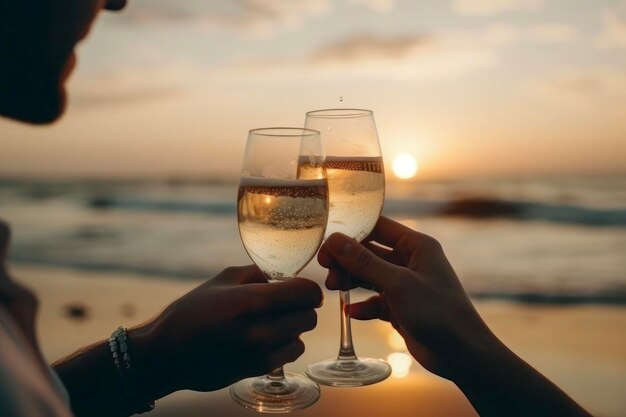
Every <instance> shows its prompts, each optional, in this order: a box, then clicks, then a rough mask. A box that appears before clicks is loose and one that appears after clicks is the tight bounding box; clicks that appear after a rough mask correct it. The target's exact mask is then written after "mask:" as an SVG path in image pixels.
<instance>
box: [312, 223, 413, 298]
mask: <svg viewBox="0 0 626 417" xmlns="http://www.w3.org/2000/svg"><path fill="white" fill-rule="evenodd" d="M318 261H319V263H320V265H322V266H323V267H326V268H328V267H331V266H337V265H339V266H340V267H341V268H342V269H344V270H345V271H346V272H348V273H349V274H350V275H354V276H355V277H357V278H358V279H360V280H361V281H366V282H369V283H370V284H372V285H374V286H375V287H376V288H377V289H378V290H379V291H385V290H386V289H388V288H389V287H390V286H391V285H393V284H394V283H395V282H396V281H397V279H398V278H399V277H400V276H401V275H400V272H402V268H401V267H399V266H397V265H394V264H392V263H390V262H387V261H385V260H384V259H382V258H379V257H378V256H376V255H374V253H372V252H371V251H370V250H368V249H367V248H365V247H364V246H363V245H361V244H359V243H358V242H357V241H356V240H354V239H350V238H349V237H348V236H346V235H343V234H341V233H334V234H332V235H331V236H330V237H329V238H328V239H326V242H325V243H324V244H323V245H322V247H321V249H320V252H319V255H318Z"/></svg>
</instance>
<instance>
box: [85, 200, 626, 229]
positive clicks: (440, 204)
mask: <svg viewBox="0 0 626 417" xmlns="http://www.w3.org/2000/svg"><path fill="white" fill-rule="evenodd" d="M88 206H89V207H90V208H92V209H98V210H134V211H158V212H171V213H194V214H205V215H213V216H226V215H229V216H230V215H234V213H235V210H236V205H235V203H234V202H232V201H217V202H216V201H212V202H206V201H184V200H183V201H178V200H177V201H173V200H156V199H145V198H120V197H95V198H92V199H91V200H89V201H88ZM384 213H385V214H386V215H390V216H403V215H409V216H415V217H424V216H430V217H433V216H435V217H437V216H449V217H461V218H468V219H474V220H489V219H510V220H518V221H545V222H551V223H561V224H576V225H585V226H596V227H609V226H614V227H615V226H617V227H624V226H626V210H625V209H599V208H590V207H581V206H574V205H557V204H547V203H539V202H529V201H511V200H501V199H493V198H478V197H476V198H474V197H472V198H460V199H454V200H449V201H435V200H406V199H390V200H387V201H386V202H385V208H384Z"/></svg>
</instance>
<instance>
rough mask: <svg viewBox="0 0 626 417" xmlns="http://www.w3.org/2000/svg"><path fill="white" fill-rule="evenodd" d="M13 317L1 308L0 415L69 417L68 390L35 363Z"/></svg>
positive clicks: (4, 416)
mask: <svg viewBox="0 0 626 417" xmlns="http://www.w3.org/2000/svg"><path fill="white" fill-rule="evenodd" d="M38 360H39V359H38V358H37V356H36V353H35V352H34V351H33V348H32V347H31V346H30V344H29V343H28V342H27V341H26V339H25V337H24V335H23V333H22V331H21V330H20V329H19V327H18V326H17V324H16V323H15V321H14V320H13V317H12V316H11V315H10V314H9V313H8V312H7V310H6V309H5V308H4V307H3V306H1V305H0V416H2V417H71V416H72V412H71V411H70V408H69V401H68V396H67V391H66V390H65V388H64V387H63V384H61V381H60V380H59V378H58V376H57V375H56V374H55V373H54V371H53V370H52V369H50V368H48V371H49V374H46V371H45V370H44V369H42V367H41V366H40V365H39V363H38Z"/></svg>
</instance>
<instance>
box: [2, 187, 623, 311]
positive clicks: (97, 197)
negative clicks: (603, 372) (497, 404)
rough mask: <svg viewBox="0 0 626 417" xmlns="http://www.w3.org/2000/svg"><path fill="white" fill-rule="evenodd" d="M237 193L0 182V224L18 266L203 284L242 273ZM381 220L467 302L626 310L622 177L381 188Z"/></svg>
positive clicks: (224, 189) (228, 189) (246, 260)
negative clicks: (434, 251)
mask: <svg viewBox="0 0 626 417" xmlns="http://www.w3.org/2000/svg"><path fill="white" fill-rule="evenodd" d="M236 188H237V184H236V183H234V182H227V181H209V180H207V181H199V180H162V181H156V180H126V181H121V180H116V181H103V180H98V181H95V180H71V181H61V180H32V179H29V180H25V179H0V218H2V219H3V220H5V221H7V222H9V223H10V224H11V227H12V229H13V240H12V247H11V252H10V259H11V261H12V262H13V263H16V264H27V265H39V266H61V267H70V268H77V269H83V270H96V271H120V272H132V273H137V274H143V275H147V276H158V277H163V279H198V278H208V277H210V276H212V275H214V274H215V273H217V272H219V271H220V270H222V269H223V268H224V267H226V266H228V265H235V264H245V263H250V260H249V258H248V257H247V255H246V253H245V251H244V249H243V247H242V245H241V242H240V240H239V235H238V232H237V222H236V213H235V202H236V191H237V190H236ZM384 214H385V215H387V216H389V217H392V218H394V219H397V220H399V221H401V222H403V223H405V224H407V225H409V226H411V227H413V228H415V229H417V230H419V231H421V232H423V233H427V234H430V235H433V236H435V237H436V238H437V239H438V240H439V241H440V242H441V243H442V245H443V247H444V249H445V251H446V253H447V255H448V258H449V259H450V261H451V262H452V264H453V266H454V267H455V269H456V270H457V272H458V274H459V276H460V278H461V280H462V281H463V284H464V286H465V288H466V289H467V290H468V292H469V293H470V295H471V296H472V297H474V298H480V299H503V300H510V301H516V302H524V303H538V304H541V303H551V304H555V303H556V304H584V303H595V304H609V305H610V304H620V305H623V304H626V175H622V176H567V177H564V176H562V177H545V178H524V179H498V180H494V179H489V180H486V179H485V180H463V181H459V180H457V181H433V182H426V181H417V182H390V183H389V184H388V186H387V194H386V199H385V208H384ZM313 262H315V261H313ZM86 275H87V276H88V274H86Z"/></svg>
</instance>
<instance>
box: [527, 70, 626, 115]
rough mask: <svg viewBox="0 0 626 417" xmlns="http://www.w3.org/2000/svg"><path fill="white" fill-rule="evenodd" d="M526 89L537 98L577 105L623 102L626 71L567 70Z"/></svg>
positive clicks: (534, 81)
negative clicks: (603, 101)
mask: <svg viewBox="0 0 626 417" xmlns="http://www.w3.org/2000/svg"><path fill="white" fill-rule="evenodd" d="M525 88H526V91H528V92H530V93H531V94H533V95H538V96H541V97H544V98H548V99H555V100H558V101H559V102H561V103H565V104H571V105H577V106H580V105H594V103H597V101H598V100H615V101H616V102H618V103H621V102H623V100H624V99H626V69H624V68H617V67H603V68H564V69H560V70H557V71H555V72H553V73H552V74H550V75H548V76H546V77H545V78H543V79H537V80H533V81H530V82H529V83H527V85H526V86H525ZM599 108H605V107H602V106H601V107H599Z"/></svg>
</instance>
